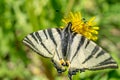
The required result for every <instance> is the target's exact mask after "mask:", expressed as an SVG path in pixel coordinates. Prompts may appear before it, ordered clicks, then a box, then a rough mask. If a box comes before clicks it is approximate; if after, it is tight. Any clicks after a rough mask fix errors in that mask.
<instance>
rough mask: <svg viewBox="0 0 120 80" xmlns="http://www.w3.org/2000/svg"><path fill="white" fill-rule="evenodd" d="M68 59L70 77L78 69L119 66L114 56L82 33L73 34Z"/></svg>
mask: <svg viewBox="0 0 120 80" xmlns="http://www.w3.org/2000/svg"><path fill="white" fill-rule="evenodd" d="M71 41H72V42H71V44H70V51H69V55H68V61H70V68H69V77H71V76H72V75H74V74H76V72H77V71H79V70H80V71H81V72H82V71H84V70H100V69H105V68H117V67H118V66H117V64H116V62H115V61H114V60H113V59H112V57H111V56H110V55H109V54H108V53H107V52H106V51H104V50H103V49H102V48H101V47H99V46H98V45H96V44H95V43H94V42H92V41H90V40H88V39H87V38H85V37H83V36H82V35H80V34H72V40H71Z"/></svg>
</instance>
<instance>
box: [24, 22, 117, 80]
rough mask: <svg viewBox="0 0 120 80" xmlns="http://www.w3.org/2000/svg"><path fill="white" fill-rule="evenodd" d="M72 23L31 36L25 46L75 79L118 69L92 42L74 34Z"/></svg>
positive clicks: (27, 38)
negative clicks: (91, 73)
mask: <svg viewBox="0 0 120 80" xmlns="http://www.w3.org/2000/svg"><path fill="white" fill-rule="evenodd" d="M71 26H72V23H71V22H69V23H68V24H67V26H66V27H65V28H63V29H61V28H51V29H45V30H39V31H37V32H33V33H30V34H28V35H27V36H26V37H25V38H24V39H23V43H24V44H25V45H27V46H28V47H30V48H31V49H32V50H33V51H35V52H36V53H38V54H39V55H41V56H43V57H46V58H50V59H51V61H52V62H53V64H54V66H55V68H56V69H57V72H58V73H62V72H64V71H66V66H67V67H68V76H69V79H70V80H72V75H75V74H76V72H84V71H85V70H101V69H106V68H118V65H117V63H116V62H115V60H114V59H113V58H112V57H111V56H110V54H109V53H107V52H106V51H105V50H103V49H102V48H101V47H99V46H98V45H97V44H96V43H94V42H93V41H91V40H89V39H87V38H86V37H84V36H83V35H81V34H78V33H76V32H74V31H72V30H71Z"/></svg>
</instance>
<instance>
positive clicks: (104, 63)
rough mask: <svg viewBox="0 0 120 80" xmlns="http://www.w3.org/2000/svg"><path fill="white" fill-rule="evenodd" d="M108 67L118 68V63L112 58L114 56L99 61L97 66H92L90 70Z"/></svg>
mask: <svg viewBox="0 0 120 80" xmlns="http://www.w3.org/2000/svg"><path fill="white" fill-rule="evenodd" d="M106 68H118V65H117V63H116V62H115V61H114V60H113V59H112V57H109V58H107V59H105V60H104V61H102V62H100V63H98V64H97V65H96V66H93V67H92V68H90V69H89V70H101V69H106Z"/></svg>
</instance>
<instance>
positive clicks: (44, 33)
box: [23, 28, 65, 72]
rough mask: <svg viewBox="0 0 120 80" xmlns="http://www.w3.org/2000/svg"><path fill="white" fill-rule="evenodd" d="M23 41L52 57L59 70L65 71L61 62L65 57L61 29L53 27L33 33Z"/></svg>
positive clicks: (42, 54)
mask: <svg viewBox="0 0 120 80" xmlns="http://www.w3.org/2000/svg"><path fill="white" fill-rule="evenodd" d="M23 43H24V44H26V45H27V46H28V47H30V48H31V49H32V50H34V51H35V52H36V53H38V54H40V55H41V56H43V57H48V58H51V59H52V62H53V63H54V65H55V67H56V69H57V71H58V72H63V71H65V68H64V67H63V66H62V65H61V64H60V60H61V59H63V57H62V49H61V29H58V28H52V29H46V30H40V31H37V32H34V33H31V34H29V35H27V36H26V37H25V38H24V39H23Z"/></svg>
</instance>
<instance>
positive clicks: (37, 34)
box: [35, 32, 52, 54]
mask: <svg viewBox="0 0 120 80" xmlns="http://www.w3.org/2000/svg"><path fill="white" fill-rule="evenodd" d="M35 35H36V37H37V38H38V40H39V42H40V44H39V45H42V46H43V47H44V49H45V50H46V51H47V52H48V53H49V54H52V53H51V52H50V51H49V49H48V48H47V47H46V45H45V44H44V43H43V42H42V38H41V36H40V35H39V33H38V32H35Z"/></svg>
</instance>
